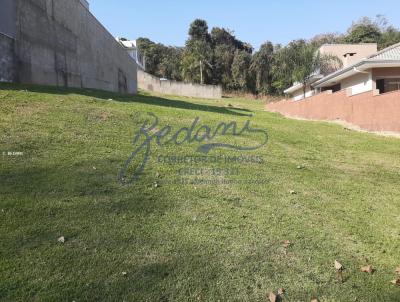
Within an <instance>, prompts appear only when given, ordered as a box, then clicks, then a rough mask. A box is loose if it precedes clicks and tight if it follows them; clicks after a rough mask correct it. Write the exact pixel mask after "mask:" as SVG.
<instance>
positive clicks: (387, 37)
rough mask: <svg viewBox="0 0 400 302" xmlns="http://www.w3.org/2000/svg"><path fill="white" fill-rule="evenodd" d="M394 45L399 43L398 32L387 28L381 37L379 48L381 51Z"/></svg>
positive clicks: (399, 32) (399, 34) (391, 27)
mask: <svg viewBox="0 0 400 302" xmlns="http://www.w3.org/2000/svg"><path fill="white" fill-rule="evenodd" d="M396 43H400V31H399V30H398V29H397V28H394V27H393V26H389V27H388V28H387V29H386V31H385V32H384V33H382V35H381V39H380V41H379V48H380V49H383V48H386V47H389V46H391V45H393V44H396Z"/></svg>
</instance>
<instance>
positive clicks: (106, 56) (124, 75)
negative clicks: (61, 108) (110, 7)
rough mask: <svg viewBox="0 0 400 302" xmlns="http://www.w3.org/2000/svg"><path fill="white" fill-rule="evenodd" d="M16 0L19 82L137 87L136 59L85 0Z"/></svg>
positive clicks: (123, 89) (112, 88)
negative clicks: (91, 10)
mask: <svg viewBox="0 0 400 302" xmlns="http://www.w3.org/2000/svg"><path fill="white" fill-rule="evenodd" d="M14 1H15V3H16V33H15V42H14V51H15V56H14V58H15V64H14V72H15V80H16V81H17V82H21V83H27V84H44V85H55V86H64V87H78V88H80V87H82V88H94V89H101V90H108V91H114V92H122V93H132V94H133V93H136V92H137V74H136V70H137V66H136V63H135V62H134V60H133V59H131V58H130V57H129V55H128V54H127V53H126V51H125V50H124V49H123V48H122V46H121V45H120V44H119V43H118V42H117V41H115V39H114V37H113V36H112V35H111V34H110V33H109V32H108V31H107V30H106V29H105V28H104V27H103V26H102V25H101V24H100V22H98V21H97V19H96V18H95V17H94V16H93V15H92V14H91V13H90V12H89V10H88V9H87V8H86V7H85V6H84V5H83V4H82V3H81V1H80V0H68V1H66V0H14ZM1 55H3V53H1Z"/></svg>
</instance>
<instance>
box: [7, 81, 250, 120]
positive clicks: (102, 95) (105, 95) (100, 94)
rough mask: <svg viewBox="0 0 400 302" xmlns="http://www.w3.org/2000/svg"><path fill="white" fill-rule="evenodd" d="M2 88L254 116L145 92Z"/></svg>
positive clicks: (28, 87) (245, 111)
mask: <svg viewBox="0 0 400 302" xmlns="http://www.w3.org/2000/svg"><path fill="white" fill-rule="evenodd" d="M0 90H13V91H21V90H27V91H29V92H35V93H47V94H56V95H69V94H80V95H84V96H88V97H94V98H98V99H103V100H110V99H112V100H113V101H117V102H124V103H142V104H147V105H154V106H162V107H168V108H177V109H185V110H195V111H205V112H212V113H220V114H230V115H236V116H252V111H250V110H248V109H242V108H226V107H220V106H212V105H206V104H204V105H203V104H198V103H191V102H189V101H183V100H171V99H167V98H162V97H156V96H151V95H145V94H138V95H128V94H119V93H112V92H107V91H101V90H94V89H76V88H64V87H52V86H39V85H20V84H9V83H0Z"/></svg>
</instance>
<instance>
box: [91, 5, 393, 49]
mask: <svg viewBox="0 0 400 302" xmlns="http://www.w3.org/2000/svg"><path fill="white" fill-rule="evenodd" d="M89 2H90V10H91V12H92V13H93V14H94V15H95V16H96V17H97V19H98V20H99V21H100V22H101V23H103V25H104V26H105V27H106V28H107V29H108V30H109V31H110V32H111V33H112V34H113V35H114V36H119V37H126V38H128V39H136V38H138V37H146V38H149V39H151V40H153V41H155V42H160V43H163V44H165V45H172V46H183V45H184V44H185V41H186V39H187V36H188V33H187V32H188V28H189V25H190V23H191V22H192V21H193V20H194V19H196V18H201V19H204V20H206V21H207V22H208V26H209V28H210V30H211V28H212V27H214V26H218V27H224V28H229V29H231V30H233V31H234V32H235V35H236V37H237V38H238V39H240V40H242V41H244V42H249V43H251V44H252V45H253V47H255V48H256V49H257V48H258V47H259V46H260V45H261V44H262V43H263V42H265V41H272V42H273V43H280V44H283V45H285V44H287V43H288V42H290V41H291V40H294V39H300V38H305V39H309V38H312V37H313V36H315V35H316V34H320V33H327V32H340V33H343V32H345V31H346V30H347V28H348V27H349V26H350V25H351V24H352V22H353V21H356V20H358V19H360V18H361V17H363V16H368V17H375V16H376V15H378V14H380V15H384V16H385V17H386V18H387V19H388V20H389V22H390V23H391V24H393V25H394V26H396V27H398V28H400V1H399V0H379V1H377V0H374V1H371V0H337V1H326V0H302V1H295V0H292V1H288V0H274V1H268V0H247V1H243V0H241V1H235V0H230V1H229V0H163V1H161V0H151V1H144V0H140V1H134V0H114V1H110V0H89Z"/></svg>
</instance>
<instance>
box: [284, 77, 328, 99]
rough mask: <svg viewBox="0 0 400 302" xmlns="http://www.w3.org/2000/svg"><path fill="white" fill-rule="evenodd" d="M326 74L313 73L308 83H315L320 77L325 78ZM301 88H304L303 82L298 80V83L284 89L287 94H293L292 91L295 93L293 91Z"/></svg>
mask: <svg viewBox="0 0 400 302" xmlns="http://www.w3.org/2000/svg"><path fill="white" fill-rule="evenodd" d="M323 77H324V76H323V75H321V74H314V75H312V76H311V77H310V79H309V80H308V81H307V84H309V85H310V84H313V83H315V82H316V81H318V80H319V79H321V78H323ZM300 89H303V84H301V83H299V82H296V83H294V84H293V86H292V87H289V88H288V89H286V90H285V91H284V93H285V94H291V93H293V92H295V91H297V90H300Z"/></svg>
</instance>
